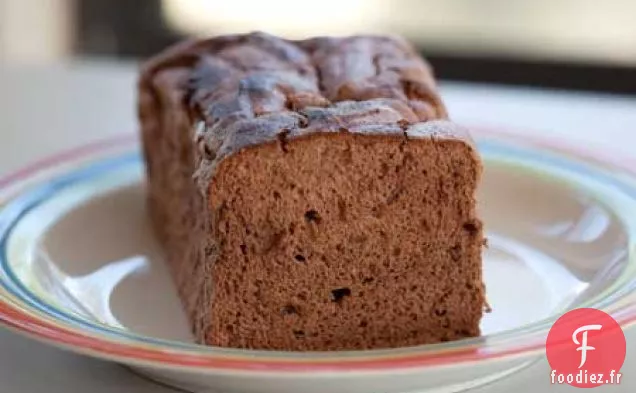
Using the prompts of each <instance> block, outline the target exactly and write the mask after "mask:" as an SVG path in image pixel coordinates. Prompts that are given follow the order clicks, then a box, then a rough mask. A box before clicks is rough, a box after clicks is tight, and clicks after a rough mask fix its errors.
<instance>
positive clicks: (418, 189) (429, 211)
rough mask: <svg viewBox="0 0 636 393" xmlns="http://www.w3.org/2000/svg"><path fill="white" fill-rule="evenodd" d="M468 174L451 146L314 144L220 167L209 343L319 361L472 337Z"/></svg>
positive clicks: (398, 139) (318, 140)
mask: <svg viewBox="0 0 636 393" xmlns="http://www.w3.org/2000/svg"><path fill="white" fill-rule="evenodd" d="M478 174H479V163H478V162H477V161H476V158H475V156H474V153H473V152H472V150H471V148H470V146H468V145H466V144H465V143H464V142H462V141H459V140H455V139H442V140H435V139H431V138H421V139H412V140H407V139H405V138H404V137H403V136H402V135H391V136H379V135H373V136H371V135H366V134H352V133H338V134H335V135H331V134H326V133H321V134H315V135H312V136H308V137H305V138H299V139H296V140H293V141H289V142H288V143H286V144H285V145H277V144H268V145H264V146H259V147H258V148H254V149H249V150H247V151H244V152H242V153H240V154H237V155H234V156H232V157H231V158H228V159H227V160H225V161H224V162H223V164H222V165H221V166H220V167H219V168H218V172H217V174H216V175H215V177H214V181H213V182H212V183H211V188H210V194H209V201H210V208H211V209H212V215H213V216H214V217H215V220H214V222H213V226H214V228H215V231H216V232H215V233H216V234H217V239H218V241H219V251H220V254H219V259H218V261H217V262H216V263H215V265H214V268H213V272H214V273H213V280H214V287H215V288H216V292H215V300H214V302H213V304H212V305H211V306H212V309H211V317H212V326H211V330H210V331H209V336H208V339H209V341H210V343H212V344H214V345H221V346H231V347H248V348H254V347H265V348H272V349H295V350H320V349H351V348H379V347H394V346H402V345H415V344H423V343H434V342H440V341H448V340H453V339H457V338H462V337H471V336H476V335H478V334H479V328H478V326H479V320H480V318H481V313H482V307H483V293H482V287H481V283H482V282H481V263H480V253H481V242H482V238H481V225H480V223H479V221H478V220H477V219H476V216H475V211H474V208H473V206H474V199H473V195H474V191H475V187H476V184H477V179H478Z"/></svg>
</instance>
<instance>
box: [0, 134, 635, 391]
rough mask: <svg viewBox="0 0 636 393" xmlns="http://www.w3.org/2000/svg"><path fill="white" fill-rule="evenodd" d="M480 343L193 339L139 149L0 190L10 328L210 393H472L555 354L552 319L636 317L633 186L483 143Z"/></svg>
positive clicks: (0, 262) (59, 166) (98, 156)
mask: <svg viewBox="0 0 636 393" xmlns="http://www.w3.org/2000/svg"><path fill="white" fill-rule="evenodd" d="M478 142H479V148H480V150H481V153H482V155H483V158H484V160H485V166H486V170H485V176H484V182H483V185H482V187H481V192H480V201H481V206H480V210H481V216H482V217H483V219H484V221H485V223H486V228H487V234H488V237H489V248H488V249H487V250H486V251H485V254H484V264H485V266H484V268H485V279H486V285H487V290H488V300H489V303H490V304H491V306H492V308H493V312H492V313H490V314H487V315H486V316H485V318H484V319H483V323H482V330H483V336H482V337H480V338H477V339H468V340H462V341H457V342H451V343H444V344H436V345H427V346H420V347H413V348H402V349H395V350H377V351H350V352H331V353H286V352H270V351H247V350H234V349H223V348H212V347H203V346H198V345H194V344H192V339H191V336H190V333H189V330H188V328H187V324H186V322H185V319H184V316H183V314H182V311H181V308H180V305H179V302H178V299H177V298H176V295H175V293H174V290H173V287H172V284H171V281H170V278H169V276H168V274H167V271H166V268H165V266H164V263H163V261H162V256H161V252H160V248H159V247H158V245H157V244H156V242H155V239H154V238H153V236H152V234H151V231H150V229H149V225H148V222H147V220H146V211H145V206H144V202H145V197H144V192H145V191H144V181H143V180H144V177H143V176H144V173H143V164H142V161H141V158H140V156H139V152H138V146H137V145H136V143H135V142H134V141H133V140H129V139H128V138H118V139H115V140H109V141H105V142H100V143H96V144H94V145H91V146H86V147H83V148H80V149H77V150H74V151H71V152H67V153H64V154H62V155H60V156H56V157H52V158H50V159H47V160H45V161H43V162H40V163H37V164H35V165H34V166H32V167H30V168H27V169H25V170H23V171H20V172H18V173H16V174H14V175H11V176H9V177H7V178H5V179H2V180H0V198H1V199H0V201H2V202H3V204H4V207H3V209H2V210H1V211H0V322H3V323H4V324H5V325H6V326H8V327H10V328H12V329H15V330H17V331H20V332H23V333H26V334H28V335H30V336H32V337H34V338H36V339H40V340H44V341H47V342H49V343H52V344H55V345H58V346H61V347H64V348H67V349H70V350H74V351H77V352H81V353H85V354H88V355H91V356H96V357H100V358H104V359H109V360H113V361H117V362H120V363H122V364H125V365H128V366H130V367H132V368H134V369H135V370H136V371H138V372H140V373H142V374H144V375H147V376H149V377H150V378H152V379H155V380H158V381H162V382H165V383H168V384H171V385H175V386H179V387H182V388H184V389H187V390H191V391H198V392H223V393H228V392H237V393H238V392H241V393H247V392H268V393H274V392H275V393H284V392H290V393H292V392H293V393H297V392H298V391H303V392H305V393H314V392H315V393H318V392H320V393H323V392H325V391H339V392H348V393H358V392H359V393H363V392H365V393H366V392H368V393H371V392H401V393H407V392H424V391H459V390H463V389H466V388H469V387H474V386H478V385H481V384H485V383H488V382H490V381H493V380H496V379H498V378H502V377H504V376H506V375H509V374H511V373H513V372H515V371H517V370H519V369H520V368H522V367H524V366H526V365H528V364H530V363H531V362H532V361H534V360H536V359H538V358H539V357H540V356H543V351H544V343H545V338H546V335H547V331H548V329H549V328H550V326H551V323H552V322H553V321H554V320H556V319H557V318H558V317H559V316H560V315H561V314H562V313H563V312H564V311H566V310H568V309H572V308H579V307H594V308H598V309H602V310H604V311H606V312H608V313H610V314H611V315H612V316H613V317H614V318H615V319H617V320H618V321H619V323H621V324H622V325H623V327H624V328H627V327H628V326H629V325H631V324H632V323H633V322H634V321H635V320H636V310H635V308H636V307H635V306H634V304H635V303H636V302H635V287H636V261H635V259H634V255H633V253H634V250H633V242H634V233H635V232H634V229H635V226H636V220H635V219H633V218H632V217H636V178H635V177H633V176H632V174H631V173H630V172H629V171H628V170H625V169H621V168H618V167H615V166H611V165H607V162H603V163H601V162H598V161H592V160H590V159H589V158H587V159H585V160H583V159H582V158H581V157H579V156H578V155H577V154H573V153H572V152H565V151H564V150H563V149H559V150H557V149H554V148H545V147H542V146H540V145H538V144H537V143H535V142H533V143H530V142H528V141H524V142H519V141H515V142H513V141H510V140H508V139H506V138H504V137H501V136H497V137H495V136H493V135H482V136H480V137H479V138H478Z"/></svg>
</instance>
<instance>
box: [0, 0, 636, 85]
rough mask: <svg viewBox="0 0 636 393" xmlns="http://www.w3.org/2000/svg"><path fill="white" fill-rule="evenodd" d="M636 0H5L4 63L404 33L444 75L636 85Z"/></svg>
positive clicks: (0, 50) (0, 37)
mask: <svg viewBox="0 0 636 393" xmlns="http://www.w3.org/2000/svg"><path fill="white" fill-rule="evenodd" d="M635 18H636V0H603V1H599V0H528V1H524V0H516V1H511V0H444V1H439V0H438V1H435V0H317V1H300V0H135V1H130V0H0V63H4V64H14V65H15V64H34V63H35V64H41V63H49V62H58V63H59V62H65V61H69V60H77V59H80V60H82V59H96V58H97V59H106V60H108V61H115V62H134V61H138V60H139V59H142V58H145V57H147V56H149V55H151V54H153V53H155V52H157V51H158V50H160V49H162V48H164V47H166V46H167V45H170V44H171V43H173V42H175V41H177V40H180V39H182V38H183V37H185V36H201V35H212V34H223V33H237V32H245V31H251V30H263V31H267V32H270V33H273V34H279V35H283V36H286V37H290V38H300V37H306V36H311V35H317V34H322V35H325V34H335V35H343V34H352V33H367V32H372V33H386V32H388V33H398V34H402V35H405V36H406V37H407V38H409V39H410V40H411V41H412V42H413V43H414V44H415V45H417V47H418V48H419V49H420V50H421V51H422V53H423V54H424V55H425V56H426V57H427V58H428V59H429V60H430V61H431V62H432V63H433V65H434V66H435V67H436V71H437V74H438V75H439V76H440V77H441V78H443V79H450V80H463V81H480V82H496V83H505V84H514V85H532V86H541V87H553V88H566V89H578V90H591V91H609V92H623V93H635V92H636V19H635Z"/></svg>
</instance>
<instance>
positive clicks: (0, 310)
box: [0, 128, 636, 372]
mask: <svg viewBox="0 0 636 393" xmlns="http://www.w3.org/2000/svg"><path fill="white" fill-rule="evenodd" d="M473 129H474V128H473ZM474 135H479V136H485V137H486V138H489V137H492V138H496V139H502V138H503V140H507V139H508V138H509V137H513V134H511V133H507V132H503V131H494V130H490V129H487V130H486V129H478V131H477V132H475V133H474ZM135 137H136V135H135V134H124V135H117V136H115V137H112V138H107V139H105V140H101V141H97V142H94V143H90V144H87V145H83V146H80V147H77V148H74V149H69V150H67V151H63V152H61V153H59V154H56V155H52V156H50V157H47V158H45V159H43V160H40V161H37V162H35V163H34V164H32V165H30V166H27V167H25V168H23V169H21V170H18V171H16V172H14V173H12V174H9V175H8V176H5V177H3V178H0V189H4V188H6V187H9V186H11V185H13V184H14V183H16V182H19V181H21V180H23V179H25V178H30V177H31V176H34V174H36V173H38V172H40V171H42V170H43V169H48V168H50V167H52V166H55V165H58V164H61V163H65V162H66V163H67V162H69V161H72V160H76V159H85V158H87V157H88V156H92V155H94V154H96V153H100V152H105V151H109V149H111V148H119V147H122V146H129V145H132V144H131V142H133V141H135V140H136V138H135ZM518 139H519V138H518V137H517V140H518ZM522 140H523V142H524V144H528V142H530V143H531V144H533V145H539V146H541V147H544V148H547V149H549V150H550V151H556V152H560V153H565V154H567V155H568V156H573V157H582V154H581V152H580V151H578V150H574V151H572V149H571V148H568V147H563V146H555V144H554V143H552V144H549V145H547V146H546V144H545V140H542V139H539V138H527V137H525V136H524V137H523V139H522ZM584 153H585V152H584ZM587 153H588V154H590V155H592V154H591V152H587ZM586 155H587V154H586ZM583 157H584V156H583ZM594 157H595V158H593V159H591V160H592V161H594V162H596V161H597V158H598V157H599V155H598V154H596V155H594ZM604 161H607V160H604ZM612 161H614V160H612ZM625 162H626V161H625V160H622V161H621V163H623V164H624V163H625ZM608 164H609V163H608ZM611 165H612V166H614V167H616V166H617V165H615V164H614V163H612V164H611ZM634 168H636V165H634ZM623 169H627V168H623ZM628 170H629V169H628ZM631 171H632V172H633V169H632V170H631ZM0 206H1V202H0ZM0 284H2V286H0V323H4V324H5V325H7V326H9V327H10V328H11V329H12V330H16V331H18V332H19V333H23V334H27V335H29V336H31V337H34V338H36V339H39V340H41V341H46V342H49V343H52V344H54V345H57V346H62V347H65V348H67V349H71V350H74V351H76V352H84V353H87V354H90V355H92V356H97V357H101V358H107V359H108V358H110V359H114V358H116V359H120V360H124V361H125V362H128V363H131V362H133V363H139V362H141V363H144V364H147V365H152V366H163V367H187V368H191V367H194V368H197V369H199V368H201V369H223V370H235V371H240V370H242V371H248V370H249V371H269V372H271V371H279V372H291V371H293V372H302V371H311V372H316V371H330V372H334V371H349V372H350V371H369V370H387V369H396V368H411V367H432V366H435V367H438V366H448V365H454V364H459V363H466V362H474V361H483V360H500V359H503V358H509V357H513V356H523V355H527V356H529V355H535V354H536V353H537V352H540V351H543V350H544V341H543V340H540V339H539V340H537V339H538V338H540V337H538V338H535V340H534V341H532V342H531V344H530V343H528V344H526V345H525V346H518V347H513V348H510V349H508V350H506V351H496V352H493V353H488V352H486V353H479V351H478V346H479V344H483V341H480V340H479V338H477V339H472V340H473V341H474V343H473V345H472V346H469V345H466V344H464V343H462V342H458V343H461V344H463V345H457V346H456V347H455V348H453V347H452V345H451V347H450V348H444V349H439V348H440V346H436V345H426V346H416V347H410V348H408V349H406V350H405V349H404V348H398V349H382V350H369V351H346V352H348V353H351V354H353V355H354V356H352V357H343V354H344V353H346V352H330V353H324V352H323V353H320V352H318V353H316V352H314V353H299V352H296V353H294V352H278V353H279V354H283V356H282V357H272V356H271V355H272V354H274V353H275V351H252V350H237V349H229V350H228V349H225V348H215V347H202V348H200V349H199V351H198V352H196V353H194V352H187V353H179V352H180V351H179V350H175V349H172V350H166V349H164V348H160V347H156V346H157V345H146V344H143V345H142V344H141V343H135V342H125V341H121V340H116V338H114V337H111V336H106V335H100V334H98V332H93V333H94V334H88V332H86V331H82V330H77V329H74V328H73V326H72V325H68V324H67V323H61V324H60V323H59V321H57V322H58V323H55V322H56V320H54V319H52V320H48V318H47V317H46V316H42V315H39V314H40V313H39V312H37V311H34V310H33V309H31V307H30V306H29V305H28V304H24V303H23V302H21V301H20V299H19V297H18V298H16V299H14V302H10V300H11V299H10V296H9V295H8V294H7V291H6V288H4V287H3V286H4V283H3V282H0ZM12 303H13V304H12ZM633 308H634V309H628V310H627V311H628V312H626V314H627V315H626V316H625V319H624V320H623V321H622V322H623V324H624V325H625V326H628V325H631V324H633V323H635V322H636V307H633ZM550 320H553V319H552V318H551V319H550ZM542 331H543V332H545V330H542ZM503 333H506V332H503ZM133 336H141V335H138V334H134V335H133ZM162 341H165V340H162ZM466 341H469V340H466ZM448 344H453V343H448ZM443 345H445V344H442V345H441V346H443ZM201 349H205V350H204V351H203V350H201ZM435 349H438V350H437V351H436V350H435ZM398 351H402V352H401V353H396V352H398ZM256 353H259V356H258V358H257V357H255V356H254V354H256ZM320 354H322V355H323V356H316V355H320ZM261 355H263V356H261ZM298 355H301V356H298Z"/></svg>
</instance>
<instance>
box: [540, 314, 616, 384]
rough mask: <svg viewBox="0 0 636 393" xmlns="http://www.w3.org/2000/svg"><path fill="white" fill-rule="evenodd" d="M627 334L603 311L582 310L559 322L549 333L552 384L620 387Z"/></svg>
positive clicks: (566, 315) (568, 315) (548, 343)
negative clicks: (618, 385)
mask: <svg viewBox="0 0 636 393" xmlns="http://www.w3.org/2000/svg"><path fill="white" fill-rule="evenodd" d="M625 351H626V344H625V334H624V333H623V330H622V329H621V327H620V325H619V324H618V323H617V322H616V321H615V320H614V318H612V317H611V316H609V315H608V314H606V313H604V312H603V311H600V310H596V309H591V308H580V309H576V310H572V311H570V312H568V313H566V314H565V315H563V316H562V317H561V318H559V319H558V320H557V321H556V322H555V323H554V325H553V326H552V328H551V329H550V332H549V333H548V339H547V341H546V355H547V356H548V362H549V363H550V366H551V368H552V372H551V374H550V382H551V383H553V384H568V385H571V386H575V387H579V388H592V387H597V386H601V385H612V384H620V382H621V381H620V380H621V377H622V374H621V373H620V370H621V367H622V366H623V362H624V361H625Z"/></svg>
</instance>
